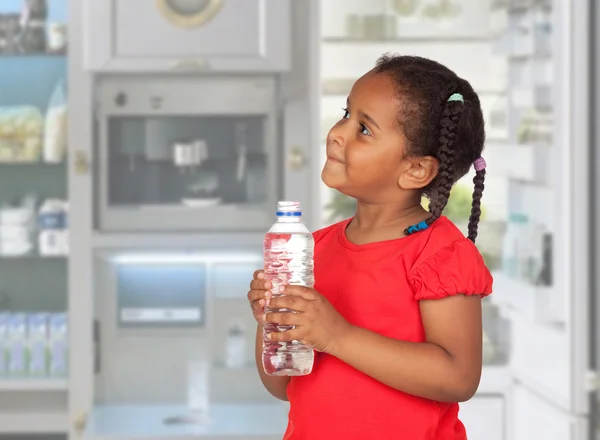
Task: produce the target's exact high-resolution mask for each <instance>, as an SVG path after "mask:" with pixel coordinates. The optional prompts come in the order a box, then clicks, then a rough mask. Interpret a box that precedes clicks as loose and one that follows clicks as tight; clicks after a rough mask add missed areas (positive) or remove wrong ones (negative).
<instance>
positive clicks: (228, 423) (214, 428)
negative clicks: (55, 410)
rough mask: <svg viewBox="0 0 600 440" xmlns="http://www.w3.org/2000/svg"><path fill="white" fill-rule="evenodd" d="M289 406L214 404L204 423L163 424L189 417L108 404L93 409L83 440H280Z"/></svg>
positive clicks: (173, 408)
mask: <svg viewBox="0 0 600 440" xmlns="http://www.w3.org/2000/svg"><path fill="white" fill-rule="evenodd" d="M287 413H288V406H287V405H286V404H284V403H283V402H282V403H274V404H242V405H240V404H237V405H234V404H231V405H230V404H227V405H226V404H220V405H217V404H214V405H211V406H210V409H209V421H208V422H207V423H205V424H171V425H169V424H166V423H165V419H167V418H169V417H180V416H185V415H187V414H189V411H188V409H187V408H186V407H185V406H177V405H108V406H99V407H96V408H94V410H93V411H92V415H91V417H90V419H89V422H88V426H87V430H86V434H85V436H84V438H85V439H86V440H108V439H111V440H117V439H131V438H136V440H144V439H152V440H159V439H164V440H171V439H173V438H177V439H179V440H185V439H203V440H221V439H227V440H281V437H282V436H283V434H284V432H285V428H286V426H287Z"/></svg>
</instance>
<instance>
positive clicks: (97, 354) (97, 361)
mask: <svg viewBox="0 0 600 440" xmlns="http://www.w3.org/2000/svg"><path fill="white" fill-rule="evenodd" d="M93 333H94V336H93V337H94V373H95V374H100V368H101V367H102V359H101V355H102V353H101V347H100V321H99V320H98V319H94V329H93Z"/></svg>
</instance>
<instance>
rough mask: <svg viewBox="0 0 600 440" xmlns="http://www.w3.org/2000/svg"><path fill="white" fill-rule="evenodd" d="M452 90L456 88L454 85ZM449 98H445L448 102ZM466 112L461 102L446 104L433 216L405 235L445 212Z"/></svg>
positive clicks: (443, 113) (431, 221) (429, 223)
mask: <svg viewBox="0 0 600 440" xmlns="http://www.w3.org/2000/svg"><path fill="white" fill-rule="evenodd" d="M452 88H455V85H453V87H452ZM447 98H448V97H447V96H444V99H445V100H446V99H447ZM463 110H464V104H463V103H461V102H455V101H452V102H446V106H445V108H444V111H443V112H442V118H441V120H440V137H439V142H440V146H439V149H438V160H439V162H440V165H439V170H438V176H437V178H436V183H435V188H436V191H435V194H434V197H432V198H431V201H430V203H429V212H430V213H431V216H430V217H429V218H428V219H427V220H425V225H421V224H419V226H418V227H417V228H415V227H413V226H411V227H408V228H406V229H405V231H404V233H405V234H406V235H409V234H411V233H413V232H416V231H417V230H421V229H425V228H426V227H428V226H430V225H431V224H432V223H433V222H435V221H436V220H437V219H438V218H440V216H441V215H442V212H443V211H444V208H445V207H446V204H447V203H448V199H449V198H450V190H451V189H452V185H453V184H454V174H455V172H454V156H455V154H454V153H455V152H454V141H455V140H456V130H457V128H458V121H459V118H460V115H461V113H462V112H463Z"/></svg>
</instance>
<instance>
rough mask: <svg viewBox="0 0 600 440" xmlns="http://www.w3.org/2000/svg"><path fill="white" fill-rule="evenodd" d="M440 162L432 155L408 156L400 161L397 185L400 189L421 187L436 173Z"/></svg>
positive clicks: (433, 177)
mask: <svg viewBox="0 0 600 440" xmlns="http://www.w3.org/2000/svg"><path fill="white" fill-rule="evenodd" d="M439 167H440V162H439V161H438V160H437V159H436V158H435V157H433V156H422V157H408V158H405V159H404V160H403V161H402V165H401V170H400V177H399V178H398V186H399V187H400V188H402V189H421V188H425V187H426V186H427V185H429V184H430V183H431V181H432V180H433V179H435V177H436V176H437V174H438V170H439Z"/></svg>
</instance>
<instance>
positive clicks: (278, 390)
mask: <svg viewBox="0 0 600 440" xmlns="http://www.w3.org/2000/svg"><path fill="white" fill-rule="evenodd" d="M262 344H263V328H262V325H260V324H259V325H258V326H257V328H256V344H255V350H254V353H255V356H254V357H255V360H256V368H257V369H258V374H259V375H260V380H261V381H262V383H263V385H264V386H265V388H266V389H267V391H268V392H269V393H271V394H272V395H273V396H275V397H277V398H278V399H279V400H284V401H287V400H288V397H287V386H288V383H289V382H290V377H288V376H269V375H268V374H266V373H265V370H264V368H263V365H262Z"/></svg>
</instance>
